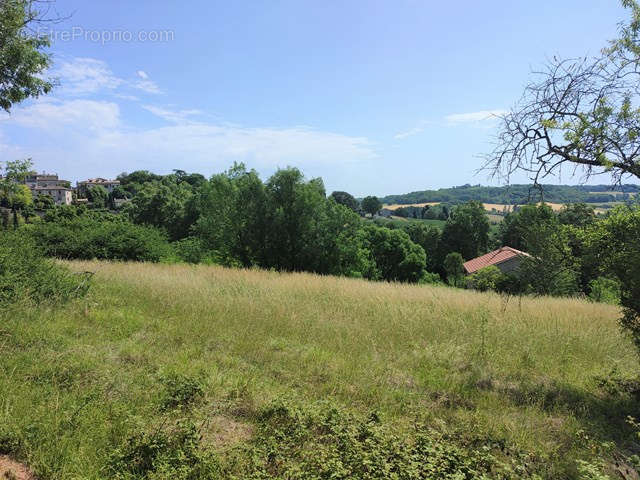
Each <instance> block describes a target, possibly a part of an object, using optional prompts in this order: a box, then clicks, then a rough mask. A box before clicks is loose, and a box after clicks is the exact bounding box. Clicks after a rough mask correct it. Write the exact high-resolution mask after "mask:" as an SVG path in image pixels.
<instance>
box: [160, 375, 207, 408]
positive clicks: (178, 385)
mask: <svg viewBox="0 0 640 480" xmlns="http://www.w3.org/2000/svg"><path fill="white" fill-rule="evenodd" d="M162 383H163V384H164V386H165V390H166V391H165V396H164V398H163V401H162V405H161V409H162V410H173V409H176V408H186V407H189V406H190V405H192V404H193V403H195V402H196V401H198V400H199V399H200V398H201V397H202V395H203V389H202V384H201V382H200V381H199V380H198V379H196V378H192V377H189V376H186V375H180V374H176V373H173V374H169V375H167V376H165V377H164V378H162Z"/></svg>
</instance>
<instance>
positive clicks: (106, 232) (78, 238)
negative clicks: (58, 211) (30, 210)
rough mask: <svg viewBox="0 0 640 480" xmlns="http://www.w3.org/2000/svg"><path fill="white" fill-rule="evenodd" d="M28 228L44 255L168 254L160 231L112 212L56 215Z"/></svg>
mask: <svg viewBox="0 0 640 480" xmlns="http://www.w3.org/2000/svg"><path fill="white" fill-rule="evenodd" d="M28 231H29V232H30V234H31V235H32V236H33V238H34V240H35V242H36V244H37V245H38V246H39V247H40V248H42V250H43V252H44V253H45V255H48V256H51V257H57V258H64V259H81V260H91V259H104V260H128V261H145V262H159V261H161V260H163V259H166V258H170V257H171V254H172V249H171V245H170V244H169V242H168V241H167V238H166V235H165V234H164V233H163V232H162V231H160V230H158V229H157V228H154V227H147V226H142V225H134V224H133V223H131V222H129V221H127V220H126V219H123V218H122V217H119V216H117V215H113V214H105V213H102V214H100V213H98V214H94V215H89V214H84V215H80V216H71V217H70V218H64V217H58V218H57V219H56V220H55V221H50V222H44V223H40V224H35V225H31V226H30V227H29V230H28Z"/></svg>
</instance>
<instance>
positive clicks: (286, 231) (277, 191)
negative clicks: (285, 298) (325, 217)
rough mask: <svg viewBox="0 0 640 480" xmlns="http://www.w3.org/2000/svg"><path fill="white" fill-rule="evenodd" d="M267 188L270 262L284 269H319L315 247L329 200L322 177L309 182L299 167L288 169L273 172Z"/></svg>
mask: <svg viewBox="0 0 640 480" xmlns="http://www.w3.org/2000/svg"><path fill="white" fill-rule="evenodd" d="M265 188H266V193H267V214H266V219H267V222H268V229H267V231H266V253H267V257H266V258H265V262H266V264H267V265H268V266H271V267H274V268H277V269H282V270H296V271H301V270H312V271H313V270H315V268H313V266H314V265H317V262H319V261H321V259H320V258H318V257H317V255H316V253H317V251H315V249H314V247H315V245H316V243H315V242H316V241H317V234H318V225H319V222H320V219H321V215H322V209H323V208H322V207H323V204H324V203H325V201H326V198H325V191H324V185H323V183H322V180H321V179H319V178H315V179H311V180H309V181H305V179H304V176H303V175H302V173H301V172H300V171H299V170H298V169H296V168H287V169H283V170H278V171H277V172H276V173H275V174H273V176H272V177H271V178H270V179H269V180H268V182H267V184H266V187H265ZM310 267H311V268H310Z"/></svg>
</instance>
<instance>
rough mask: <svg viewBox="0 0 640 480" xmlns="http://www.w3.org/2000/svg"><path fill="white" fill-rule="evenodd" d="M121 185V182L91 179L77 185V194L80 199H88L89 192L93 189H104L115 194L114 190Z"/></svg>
mask: <svg viewBox="0 0 640 480" xmlns="http://www.w3.org/2000/svg"><path fill="white" fill-rule="evenodd" d="M119 185H120V180H108V179H106V178H89V179H88V180H83V181H81V182H78V183H76V192H77V194H78V197H81V198H86V197H87V192H88V191H89V189H90V188H91V187H98V186H100V187H103V188H104V189H105V190H106V191H107V192H108V193H111V192H113V189H114V188H116V187H117V186H119Z"/></svg>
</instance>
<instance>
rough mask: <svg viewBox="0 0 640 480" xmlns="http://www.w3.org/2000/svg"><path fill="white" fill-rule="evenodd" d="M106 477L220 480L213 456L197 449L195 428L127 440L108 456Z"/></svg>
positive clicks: (185, 425)
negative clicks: (212, 479) (217, 479)
mask: <svg viewBox="0 0 640 480" xmlns="http://www.w3.org/2000/svg"><path fill="white" fill-rule="evenodd" d="M107 474H108V475H107V477H106V478H114V479H118V480H134V479H154V480H161V479H166V480H169V479H171V480H207V479H211V478H220V477H219V475H218V474H219V467H218V463H217V461H216V459H215V456H214V455H213V454H212V453H211V452H207V451H205V450H204V449H203V448H201V446H200V436H199V434H198V431H197V429H196V427H195V425H194V424H193V423H192V422H190V421H182V422H180V423H179V424H178V425H177V426H176V427H175V428H173V429H171V430H170V431H163V430H162V428H154V429H151V430H149V431H142V432H139V433H137V434H135V435H132V436H131V437H129V438H128V439H127V440H126V442H125V443H124V445H122V446H121V447H120V448H118V449H116V450H115V451H114V452H113V454H112V455H111V458H110V461H109V465H108V467H107Z"/></svg>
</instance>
